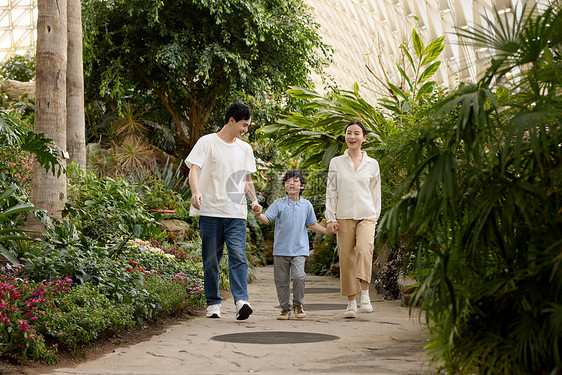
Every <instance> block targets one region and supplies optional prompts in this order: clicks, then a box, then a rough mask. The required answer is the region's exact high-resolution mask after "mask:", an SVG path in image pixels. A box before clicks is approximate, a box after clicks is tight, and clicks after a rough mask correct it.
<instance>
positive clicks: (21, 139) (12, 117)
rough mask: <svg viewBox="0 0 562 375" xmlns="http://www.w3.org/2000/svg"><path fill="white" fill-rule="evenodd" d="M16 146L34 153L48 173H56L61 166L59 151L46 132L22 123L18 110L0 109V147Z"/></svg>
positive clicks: (59, 171) (59, 170)
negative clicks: (38, 131) (40, 131)
mask: <svg viewBox="0 0 562 375" xmlns="http://www.w3.org/2000/svg"><path fill="white" fill-rule="evenodd" d="M16 146H17V147H19V148H20V149H21V150H24V151H28V152H31V153H32V154H34V155H35V160H36V161H37V162H38V163H39V164H40V165H41V166H43V167H44V168H45V171H46V172H47V173H48V172H49V171H52V172H53V173H55V170H56V167H57V166H60V163H59V156H58V152H57V151H56V150H55V147H54V144H53V141H52V140H51V139H49V138H47V137H46V136H45V134H42V133H35V132H34V131H33V130H31V129H30V128H29V127H28V126H25V124H23V125H22V123H21V120H20V119H19V118H18V111H17V110H15V109H7V110H0V149H5V148H13V147H16ZM0 166H1V164H0ZM61 172H62V170H61V169H60V168H58V172H57V174H60V173H61ZM0 178H1V177H0Z"/></svg>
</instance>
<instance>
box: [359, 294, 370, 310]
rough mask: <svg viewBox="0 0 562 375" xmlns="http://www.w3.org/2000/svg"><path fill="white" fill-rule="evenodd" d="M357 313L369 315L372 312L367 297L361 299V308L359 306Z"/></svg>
mask: <svg viewBox="0 0 562 375" xmlns="http://www.w3.org/2000/svg"><path fill="white" fill-rule="evenodd" d="M359 312H362V313H371V312H373V306H372V305H371V300H370V299H369V296H363V297H361V306H359Z"/></svg>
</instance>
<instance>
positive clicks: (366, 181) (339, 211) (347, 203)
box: [326, 121, 381, 318]
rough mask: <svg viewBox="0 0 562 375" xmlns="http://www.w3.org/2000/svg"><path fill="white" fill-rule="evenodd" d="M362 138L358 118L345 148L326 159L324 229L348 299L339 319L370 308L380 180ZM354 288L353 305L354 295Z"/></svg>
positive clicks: (348, 132) (347, 133)
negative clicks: (333, 243) (331, 238)
mask: <svg viewBox="0 0 562 375" xmlns="http://www.w3.org/2000/svg"><path fill="white" fill-rule="evenodd" d="M366 139H367V129H365V126H364V125H363V124H362V123H361V122H358V121H356V122H351V123H349V124H348V125H347V126H346V128H345V143H346V144H347V150H345V152H344V154H343V155H341V156H337V157H335V158H333V159H332V160H331V161H330V168H329V171H328V186H327V188H326V219H327V220H328V228H327V232H328V233H330V234H331V233H334V232H336V231H337V232H338V234H337V241H338V253H339V258H340V284H341V294H342V296H347V300H348V305H347V309H346V311H345V313H344V317H345V318H356V317H357V311H358V310H359V311H360V312H372V311H373V307H372V305H371V300H370V298H369V284H370V282H371V273H372V262H373V248H374V242H375V227H376V224H377V220H378V218H379V215H380V212H381V183H380V169H379V163H378V162H377V161H376V160H375V159H373V158H371V157H369V156H368V155H367V153H366V152H365V151H362V150H361V146H362V145H363V143H364V142H365V140H366ZM359 292H361V302H360V307H359V309H358V308H357V301H356V300H355V297H356V295H357V294H358V293H359Z"/></svg>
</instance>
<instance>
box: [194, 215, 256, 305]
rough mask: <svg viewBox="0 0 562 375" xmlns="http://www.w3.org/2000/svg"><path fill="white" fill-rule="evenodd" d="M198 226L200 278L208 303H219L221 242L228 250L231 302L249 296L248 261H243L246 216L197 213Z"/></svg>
mask: <svg viewBox="0 0 562 375" xmlns="http://www.w3.org/2000/svg"><path fill="white" fill-rule="evenodd" d="M199 228H200V230H201V243H202V250H201V252H202V256H203V276H204V277H203V279H204V283H205V298H206V299H207V305H208V306H210V305H215V304H217V303H221V297H220V295H219V263H220V261H221V259H222V254H223V250H224V244H225V243H226V248H227V250H228V271H229V280H230V291H231V292H232V296H233V297H234V302H235V303H236V301H238V300H245V301H247V300H248V264H247V263H246V220H244V219H230V218H222V217H210V216H201V217H199Z"/></svg>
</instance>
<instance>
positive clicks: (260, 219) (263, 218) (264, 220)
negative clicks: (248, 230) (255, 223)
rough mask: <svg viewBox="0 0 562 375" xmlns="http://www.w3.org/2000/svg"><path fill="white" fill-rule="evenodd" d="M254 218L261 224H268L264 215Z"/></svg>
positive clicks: (267, 219) (257, 215)
mask: <svg viewBox="0 0 562 375" xmlns="http://www.w3.org/2000/svg"><path fill="white" fill-rule="evenodd" d="M254 214H255V213H254ZM256 217H257V218H258V220H259V222H260V223H262V224H269V222H270V220H269V218H268V217H267V216H265V215H264V214H261V213H260V214H256Z"/></svg>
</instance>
